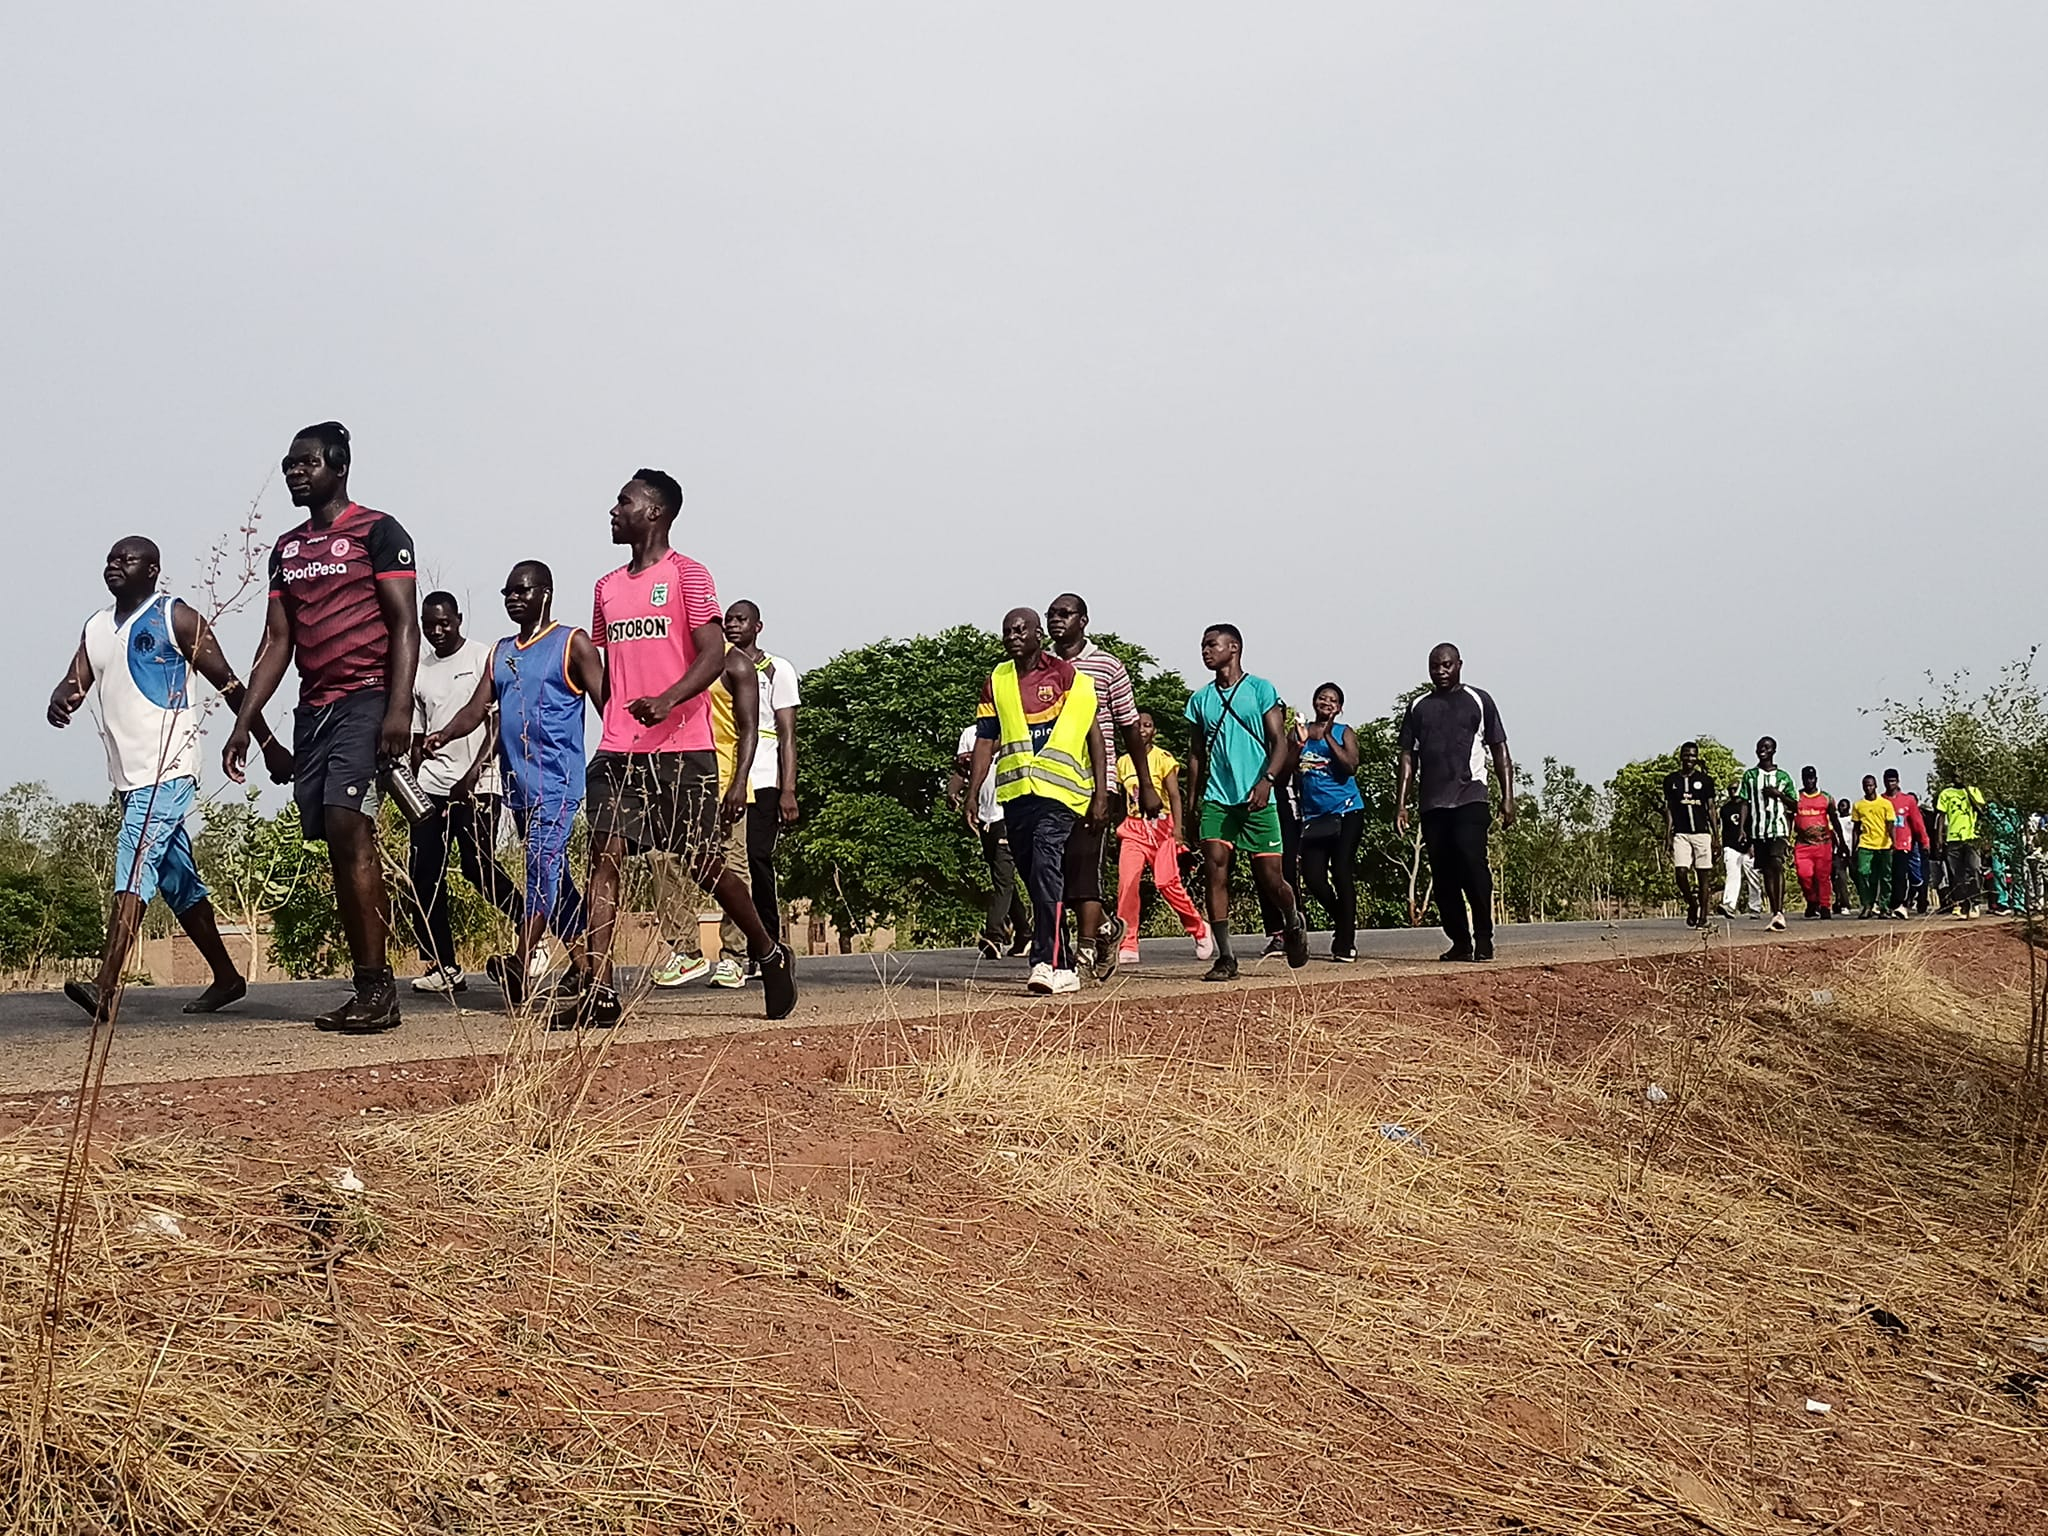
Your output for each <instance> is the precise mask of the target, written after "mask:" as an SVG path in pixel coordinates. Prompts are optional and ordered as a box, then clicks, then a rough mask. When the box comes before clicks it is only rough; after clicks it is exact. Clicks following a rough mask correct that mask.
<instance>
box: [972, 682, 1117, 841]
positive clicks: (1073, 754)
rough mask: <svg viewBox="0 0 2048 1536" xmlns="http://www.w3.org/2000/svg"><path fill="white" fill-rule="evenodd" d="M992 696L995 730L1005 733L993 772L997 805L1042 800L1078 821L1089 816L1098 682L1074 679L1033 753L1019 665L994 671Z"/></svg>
mask: <svg viewBox="0 0 2048 1536" xmlns="http://www.w3.org/2000/svg"><path fill="white" fill-rule="evenodd" d="M989 693H990V695H991V696H992V697H993V698H994V699H995V706H996V726H997V728H998V729H999V730H1000V731H1001V732H1002V739H1001V741H1000V743H999V744H998V745H997V747H996V760H995V765H994V768H993V769H992V770H991V771H992V772H994V774H995V776H996V800H997V802H998V803H1001V802H1003V801H1007V800H1015V799H1016V798H1017V797H1018V796H1020V795H1043V796H1045V798H1046V799H1048V800H1057V801H1058V802H1059V803H1060V804H1061V805H1064V806H1066V807H1067V809H1069V810H1071V811H1072V812H1073V813H1074V814H1075V815H1077V816H1085V815H1086V814H1087V813H1088V802H1089V801H1090V799H1092V798H1093V797H1094V794H1095V773H1094V770H1093V768H1091V767H1090V765H1089V760H1088V737H1089V735H1090V733H1091V732H1093V731H1094V729H1095V682H1094V679H1092V678H1091V677H1089V676H1088V674H1087V673H1086V672H1080V671H1076V672H1075V673H1074V682H1073V686H1071V687H1070V688H1068V690H1067V697H1066V701H1065V702H1064V703H1062V704H1061V705H1060V717H1059V719H1057V720H1055V721H1054V722H1053V726H1052V734H1051V735H1050V736H1048V737H1046V739H1045V745H1044V746H1042V747H1040V748H1038V749H1037V750H1036V751H1033V750H1032V747H1031V726H1030V723H1029V722H1028V721H1026V720H1025V718H1024V696H1023V694H1022V693H1021V692H1020V691H1019V690H1018V687H1017V664H1016V663H1015V662H1013V661H1006V662H1004V663H1003V664H1002V665H1001V666H999V667H997V668H996V670H995V675H994V676H993V677H991V678H990V679H989Z"/></svg>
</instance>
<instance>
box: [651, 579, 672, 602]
mask: <svg viewBox="0 0 2048 1536" xmlns="http://www.w3.org/2000/svg"><path fill="white" fill-rule="evenodd" d="M647 601H648V602H650V603H652V604H654V606H655V607H657V608H666V607H667V606H668V583H667V582H665V581H657V582H656V583H655V584H654V590H653V591H652V592H650V593H648V594H647Z"/></svg>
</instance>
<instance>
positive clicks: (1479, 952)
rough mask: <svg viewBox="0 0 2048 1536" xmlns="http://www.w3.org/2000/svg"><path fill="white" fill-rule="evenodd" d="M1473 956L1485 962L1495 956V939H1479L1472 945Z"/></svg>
mask: <svg viewBox="0 0 2048 1536" xmlns="http://www.w3.org/2000/svg"><path fill="white" fill-rule="evenodd" d="M1472 958H1473V959H1474V960H1476V961H1479V962H1481V963H1484V962H1485V961H1488V960H1491V959H1492V958H1493V940H1491V939H1479V940H1477V941H1476V942H1474V944H1473V945H1472Z"/></svg>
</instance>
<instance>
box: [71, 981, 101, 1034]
mask: <svg viewBox="0 0 2048 1536" xmlns="http://www.w3.org/2000/svg"><path fill="white" fill-rule="evenodd" d="M64 995H65V996H66V997H68V998H70V999H71V1001H72V1002H74V1003H76V1004H78V1006H79V1007H81V1008H83V1009H84V1010H85V1011H86V1013H87V1014H89V1015H90V1016H91V1018H92V1021H93V1022H94V1023H95V1024H99V1023H103V1022H104V1020H103V1019H102V1018H101V1017H100V989H99V988H98V987H97V986H95V985H94V984H93V983H92V982H89V981H67V982H65V983H64Z"/></svg>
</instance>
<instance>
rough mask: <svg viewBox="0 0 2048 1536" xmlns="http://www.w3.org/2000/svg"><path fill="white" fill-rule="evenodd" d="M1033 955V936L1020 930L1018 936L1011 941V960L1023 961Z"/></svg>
mask: <svg viewBox="0 0 2048 1536" xmlns="http://www.w3.org/2000/svg"><path fill="white" fill-rule="evenodd" d="M1030 953H1031V935H1030V934H1028V933H1026V932H1024V931H1023V930H1022V929H1019V930H1018V932H1017V936H1016V937H1015V938H1013V939H1011V940H1010V958H1011V959H1012V960H1022V959H1023V958H1024V957H1025V956H1026V955H1028V954H1030Z"/></svg>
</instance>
